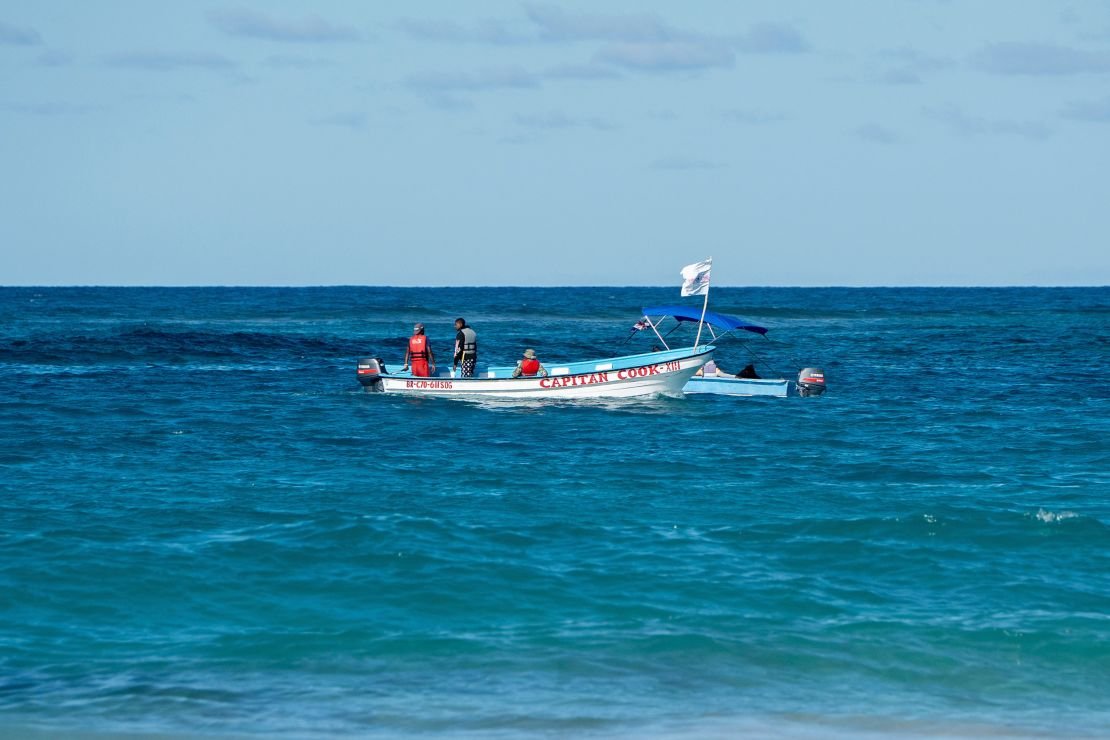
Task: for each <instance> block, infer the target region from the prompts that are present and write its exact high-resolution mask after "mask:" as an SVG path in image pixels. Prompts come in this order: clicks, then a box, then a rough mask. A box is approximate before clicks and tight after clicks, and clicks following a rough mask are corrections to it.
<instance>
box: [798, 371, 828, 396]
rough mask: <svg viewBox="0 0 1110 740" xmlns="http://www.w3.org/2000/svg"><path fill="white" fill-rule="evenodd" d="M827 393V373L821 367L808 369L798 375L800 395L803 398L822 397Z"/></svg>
mask: <svg viewBox="0 0 1110 740" xmlns="http://www.w3.org/2000/svg"><path fill="white" fill-rule="evenodd" d="M824 392H825V371H824V370H822V369H821V368H819V367H807V368H804V369H803V370H802V371H801V372H800V373H798V395H799V396H802V397H803V398H809V397H810V396H820V395H821V394H822V393H824Z"/></svg>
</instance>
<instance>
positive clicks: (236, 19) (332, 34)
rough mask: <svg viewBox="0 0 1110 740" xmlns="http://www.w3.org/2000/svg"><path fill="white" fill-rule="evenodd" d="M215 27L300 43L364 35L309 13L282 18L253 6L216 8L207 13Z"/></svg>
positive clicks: (315, 42) (332, 41) (333, 40)
mask: <svg viewBox="0 0 1110 740" xmlns="http://www.w3.org/2000/svg"><path fill="white" fill-rule="evenodd" d="M208 20H209V22H211V23H212V25H214V26H215V27H216V28H218V29H220V30H221V31H223V32H224V33H227V34H230V35H232V36H244V37H247V38H254V39H264V40H266V41H280V42H283V43H297V44H334V43H344V42H350V41H358V40H359V39H360V38H361V35H360V34H359V33H358V31H356V30H355V29H354V28H352V27H350V26H342V25H337V24H334V23H331V22H329V21H326V20H324V19H323V18H321V17H320V16H318V15H310V16H306V17H304V18H301V19H299V20H279V19H276V18H272V17H270V16H268V15H264V14H262V13H258V12H255V11H252V10H241V9H239V10H216V11H212V12H211V13H209V14H208Z"/></svg>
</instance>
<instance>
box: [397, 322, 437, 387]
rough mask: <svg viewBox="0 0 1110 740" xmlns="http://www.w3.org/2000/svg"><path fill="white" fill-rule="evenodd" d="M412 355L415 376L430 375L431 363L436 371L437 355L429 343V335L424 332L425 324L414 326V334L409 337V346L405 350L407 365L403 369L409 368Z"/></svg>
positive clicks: (432, 370) (432, 368)
mask: <svg viewBox="0 0 1110 740" xmlns="http://www.w3.org/2000/svg"><path fill="white" fill-rule="evenodd" d="M410 357H411V358H412V374H413V375H414V376H415V377H417V378H426V377H428V375H429V372H428V366H429V365H430V366H431V372H433V373H434V372H435V371H436V356H435V355H434V354H432V348H431V347H430V346H429V345H428V337H427V336H425V334H424V325H423V324H417V325H416V326H414V327H412V336H411V337H409V346H408V348H407V349H406V350H405V366H404V367H403V368H401V370H402V371H405V370H408V369H409V358H410Z"/></svg>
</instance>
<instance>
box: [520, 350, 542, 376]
mask: <svg viewBox="0 0 1110 740" xmlns="http://www.w3.org/2000/svg"><path fill="white" fill-rule="evenodd" d="M522 375H523V376H525V377H532V376H535V375H540V376H542V377H544V378H546V377H547V370H545V369H544V367H543V365H541V364H540V361H539V360H538V359H536V352H535V350H531V349H526V350H524V359H522V360H517V362H516V367H515V368H514V369H513V377H514V378H519V377H520V376H522Z"/></svg>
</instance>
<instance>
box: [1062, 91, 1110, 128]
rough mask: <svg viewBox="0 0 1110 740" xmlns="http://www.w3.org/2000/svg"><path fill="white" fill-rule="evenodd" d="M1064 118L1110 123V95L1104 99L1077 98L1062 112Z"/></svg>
mask: <svg viewBox="0 0 1110 740" xmlns="http://www.w3.org/2000/svg"><path fill="white" fill-rule="evenodd" d="M1061 115H1062V116H1064V118H1070V119H1072V120H1074V121H1089V122H1091V123H1110V96H1108V97H1105V98H1103V99H1102V100H1077V101H1074V102H1071V103H1069V104H1068V105H1067V107H1066V108H1064V110H1063V111H1062V112H1061Z"/></svg>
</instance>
